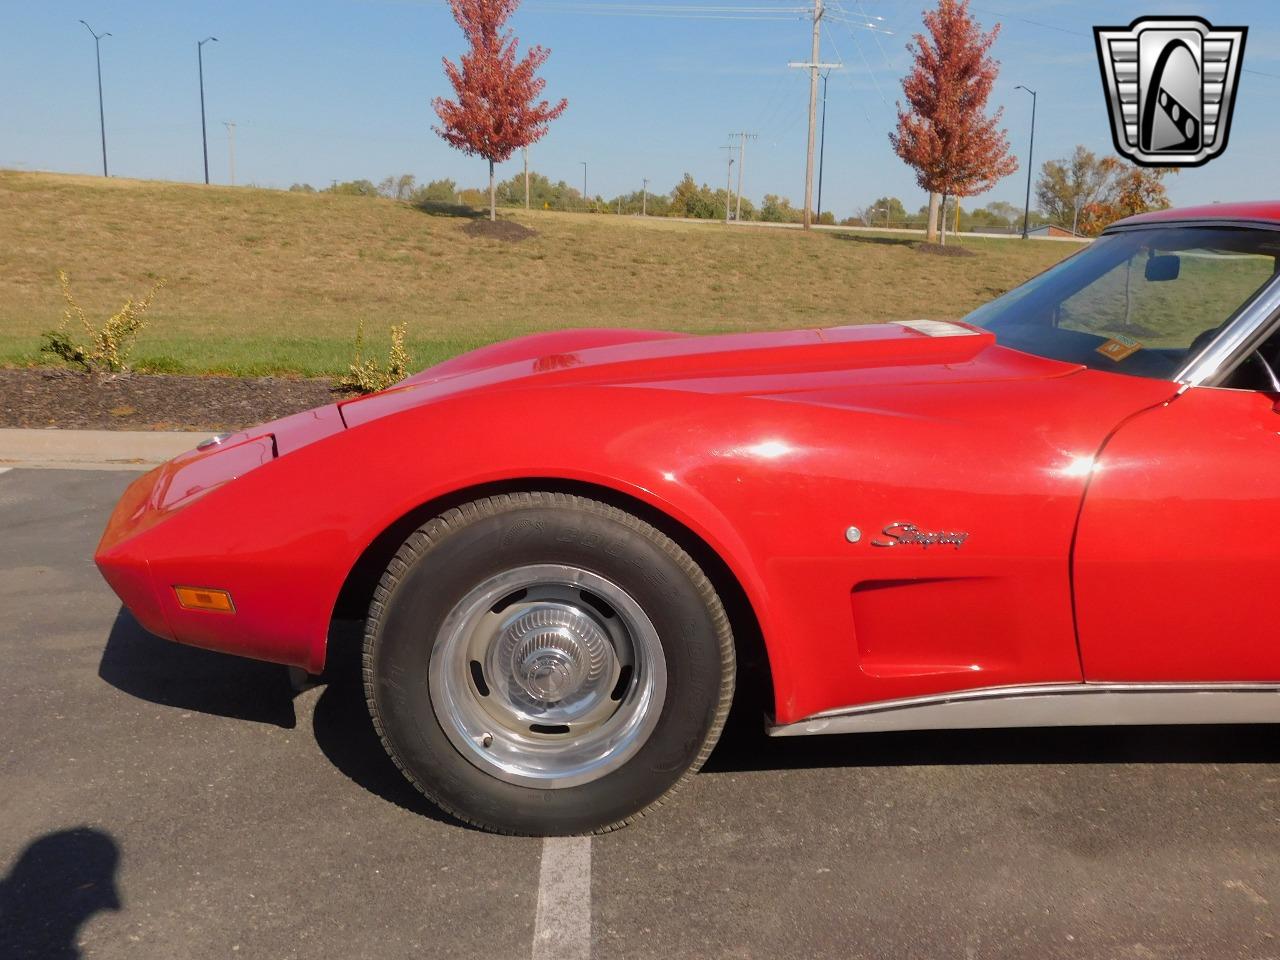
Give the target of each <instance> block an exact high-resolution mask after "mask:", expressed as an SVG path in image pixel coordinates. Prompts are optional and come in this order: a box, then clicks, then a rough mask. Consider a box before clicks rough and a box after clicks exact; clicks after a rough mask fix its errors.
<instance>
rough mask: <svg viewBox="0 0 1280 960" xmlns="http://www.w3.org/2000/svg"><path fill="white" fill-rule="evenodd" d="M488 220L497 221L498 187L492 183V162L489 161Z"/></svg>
mask: <svg viewBox="0 0 1280 960" xmlns="http://www.w3.org/2000/svg"><path fill="white" fill-rule="evenodd" d="M489 219H490V220H497V219H498V187H497V185H496V184H495V183H494V182H493V161H492V160H490V161H489Z"/></svg>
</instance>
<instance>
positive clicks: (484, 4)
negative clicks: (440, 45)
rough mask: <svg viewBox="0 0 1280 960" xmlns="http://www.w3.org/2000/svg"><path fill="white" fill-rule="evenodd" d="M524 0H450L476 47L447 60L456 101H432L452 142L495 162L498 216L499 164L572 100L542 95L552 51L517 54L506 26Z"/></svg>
mask: <svg viewBox="0 0 1280 960" xmlns="http://www.w3.org/2000/svg"><path fill="white" fill-rule="evenodd" d="M519 3H520V0H449V7H450V9H451V10H452V11H453V19H454V20H456V21H457V22H458V26H460V27H461V28H462V32H463V34H464V35H465V36H466V38H467V42H468V43H469V44H470V45H471V49H470V51H468V52H467V53H464V54H463V55H462V63H461V65H459V64H455V63H453V62H452V61H451V60H449V59H448V58H447V57H446V58H445V59H444V72H445V75H446V76H447V77H448V78H449V82H450V83H452V84H453V89H454V92H455V94H456V95H457V99H456V100H446V99H445V98H444V97H436V98H435V99H434V100H432V101H431V106H432V108H433V109H434V110H435V112H436V114H437V115H438V116H439V117H440V126H433V127H432V129H433V130H435V132H436V133H438V134H439V135H440V136H441V137H443V138H444V139H445V140H446V141H447V142H448V143H449V145H450V146H453V147H457V148H458V149H459V150H461V151H463V152H464V153H466V154H468V155H470V156H480V157H484V158H485V159H486V160H488V161H489V219H490V220H496V219H497V218H498V208H497V196H496V194H495V192H494V176H493V168H494V166H495V165H496V164H499V163H502V162H503V161H504V160H506V159H507V158H508V157H510V156H511V155H512V154H513V153H515V152H516V151H517V150H519V149H520V148H521V147H527V146H529V144H531V143H536V142H537V141H538V140H541V139H542V138H543V137H544V136H545V135H546V133H547V126H548V124H550V123H551V121H552V120H554V119H556V117H558V116H560V114H562V113H564V110H565V107H567V106H568V105H569V101H567V100H561V101H560V102H559V103H557V104H555V105H554V106H553V105H552V104H550V103H548V102H547V101H546V100H539V99H538V98H539V97H540V96H541V95H542V91H543V89H544V88H545V87H546V85H547V82H546V81H545V80H543V79H541V78H540V77H539V76H538V75H537V72H538V68H539V67H541V66H542V65H543V64H544V63H546V62H547V57H549V56H551V51H550V50H547V49H546V48H544V47H539V46H534V47H531V48H530V49H529V51H528V52H527V53H526V54H525V55H524V58H523V59H517V57H516V47H517V44H518V41H517V39H516V37H515V36H514V34H513V33H512V32H511V31H510V30H507V29H504V27H505V24H506V22H507V20H509V19H510V17H511V14H512V13H514V12H515V9H516V7H517V6H519Z"/></svg>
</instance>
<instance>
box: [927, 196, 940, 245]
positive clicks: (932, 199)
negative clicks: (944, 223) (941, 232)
mask: <svg viewBox="0 0 1280 960" xmlns="http://www.w3.org/2000/svg"><path fill="white" fill-rule="evenodd" d="M924 238H925V240H927V241H928V242H929V243H937V242H938V195H937V194H936V193H930V194H929V229H928V230H926V231H925V235H924Z"/></svg>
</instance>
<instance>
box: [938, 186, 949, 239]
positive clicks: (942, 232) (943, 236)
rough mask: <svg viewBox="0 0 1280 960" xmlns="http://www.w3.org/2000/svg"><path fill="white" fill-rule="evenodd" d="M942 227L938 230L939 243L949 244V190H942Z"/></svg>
mask: <svg viewBox="0 0 1280 960" xmlns="http://www.w3.org/2000/svg"><path fill="white" fill-rule="evenodd" d="M941 219H942V229H941V230H939V231H938V243H939V244H940V245H941V246H944V247H945V246H946V245H947V192H946V191H945V190H944V191H943V192H942V218H941Z"/></svg>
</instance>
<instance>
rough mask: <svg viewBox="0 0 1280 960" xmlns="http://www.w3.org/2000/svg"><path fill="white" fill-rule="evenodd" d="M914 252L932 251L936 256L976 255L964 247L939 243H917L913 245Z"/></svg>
mask: <svg viewBox="0 0 1280 960" xmlns="http://www.w3.org/2000/svg"><path fill="white" fill-rule="evenodd" d="M915 251H916V253H932V254H933V255H934V256H937V257H976V256H977V254H976V253H974V252H973V251H972V250H966V249H965V248H964V247H957V246H954V245H953V246H950V247H944V246H943V245H942V244H940V243H917V244H916V245H915Z"/></svg>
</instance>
